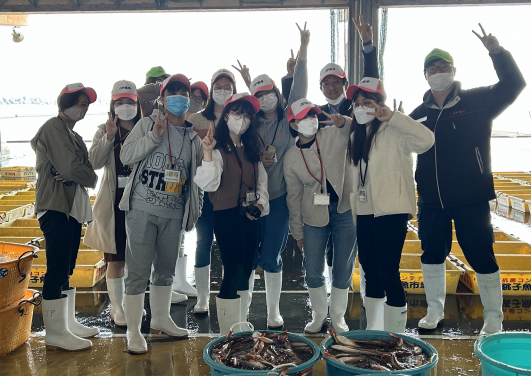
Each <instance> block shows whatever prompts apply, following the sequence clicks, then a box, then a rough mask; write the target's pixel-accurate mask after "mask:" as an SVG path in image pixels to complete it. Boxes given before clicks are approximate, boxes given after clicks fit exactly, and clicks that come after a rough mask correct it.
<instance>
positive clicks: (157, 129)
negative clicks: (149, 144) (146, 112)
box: [153, 112, 168, 137]
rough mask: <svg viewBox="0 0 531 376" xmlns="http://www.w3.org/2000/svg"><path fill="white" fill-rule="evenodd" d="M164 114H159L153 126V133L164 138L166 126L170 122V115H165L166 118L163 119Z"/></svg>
mask: <svg viewBox="0 0 531 376" xmlns="http://www.w3.org/2000/svg"><path fill="white" fill-rule="evenodd" d="M161 115H162V113H161V112H159V114H158V115H157V121H156V122H155V124H154V125H153V133H155V134H156V135H157V136H159V137H162V135H163V134H164V132H166V124H167V121H168V114H166V115H164V117H162V118H161Z"/></svg>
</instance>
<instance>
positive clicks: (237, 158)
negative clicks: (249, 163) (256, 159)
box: [230, 148, 255, 189]
mask: <svg viewBox="0 0 531 376" xmlns="http://www.w3.org/2000/svg"><path fill="white" fill-rule="evenodd" d="M230 152H231V153H232V156H233V157H234V160H235V161H236V164H237V165H238V170H239V171H240V179H241V181H242V183H243V184H244V185H245V186H246V187H247V188H249V189H252V188H253V186H252V183H251V185H250V186H249V185H247V183H246V182H245V180H243V171H242V169H243V166H242V162H241V161H240V156H238V157H236V155H235V154H234V151H233V150H232V148H230ZM236 154H238V151H237V150H236ZM254 176H255V169H254V163H253V181H254ZM240 187H241V186H240Z"/></svg>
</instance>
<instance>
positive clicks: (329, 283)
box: [325, 266, 332, 308]
mask: <svg viewBox="0 0 531 376" xmlns="http://www.w3.org/2000/svg"><path fill="white" fill-rule="evenodd" d="M327 269H328V280H325V284H326V293H327V294H329V295H328V299H327V302H328V308H330V300H331V297H330V294H332V266H327Z"/></svg>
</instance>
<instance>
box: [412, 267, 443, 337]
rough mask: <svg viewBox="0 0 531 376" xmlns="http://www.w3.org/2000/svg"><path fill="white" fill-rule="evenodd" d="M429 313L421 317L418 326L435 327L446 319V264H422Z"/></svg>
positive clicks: (423, 327)
mask: <svg viewBox="0 0 531 376" xmlns="http://www.w3.org/2000/svg"><path fill="white" fill-rule="evenodd" d="M421 265H422V277H423V278H424V290H425V291H426V301H427V302H428V314H427V315H426V316H425V317H423V318H422V319H420V321H419V323H418V327H419V328H422V329H435V328H436V327H437V325H439V323H440V322H441V321H442V320H443V319H444V300H445V299H446V264H421Z"/></svg>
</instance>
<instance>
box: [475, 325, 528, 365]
mask: <svg viewBox="0 0 531 376" xmlns="http://www.w3.org/2000/svg"><path fill="white" fill-rule="evenodd" d="M474 352H475V353H476V355H477V356H478V358H479V359H481V371H482V373H483V376H515V375H518V376H520V375H526V376H527V375H531V333H522V332H516V333H499V334H493V335H490V336H487V337H483V338H480V339H479V340H478V341H476V343H475V344H474Z"/></svg>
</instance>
